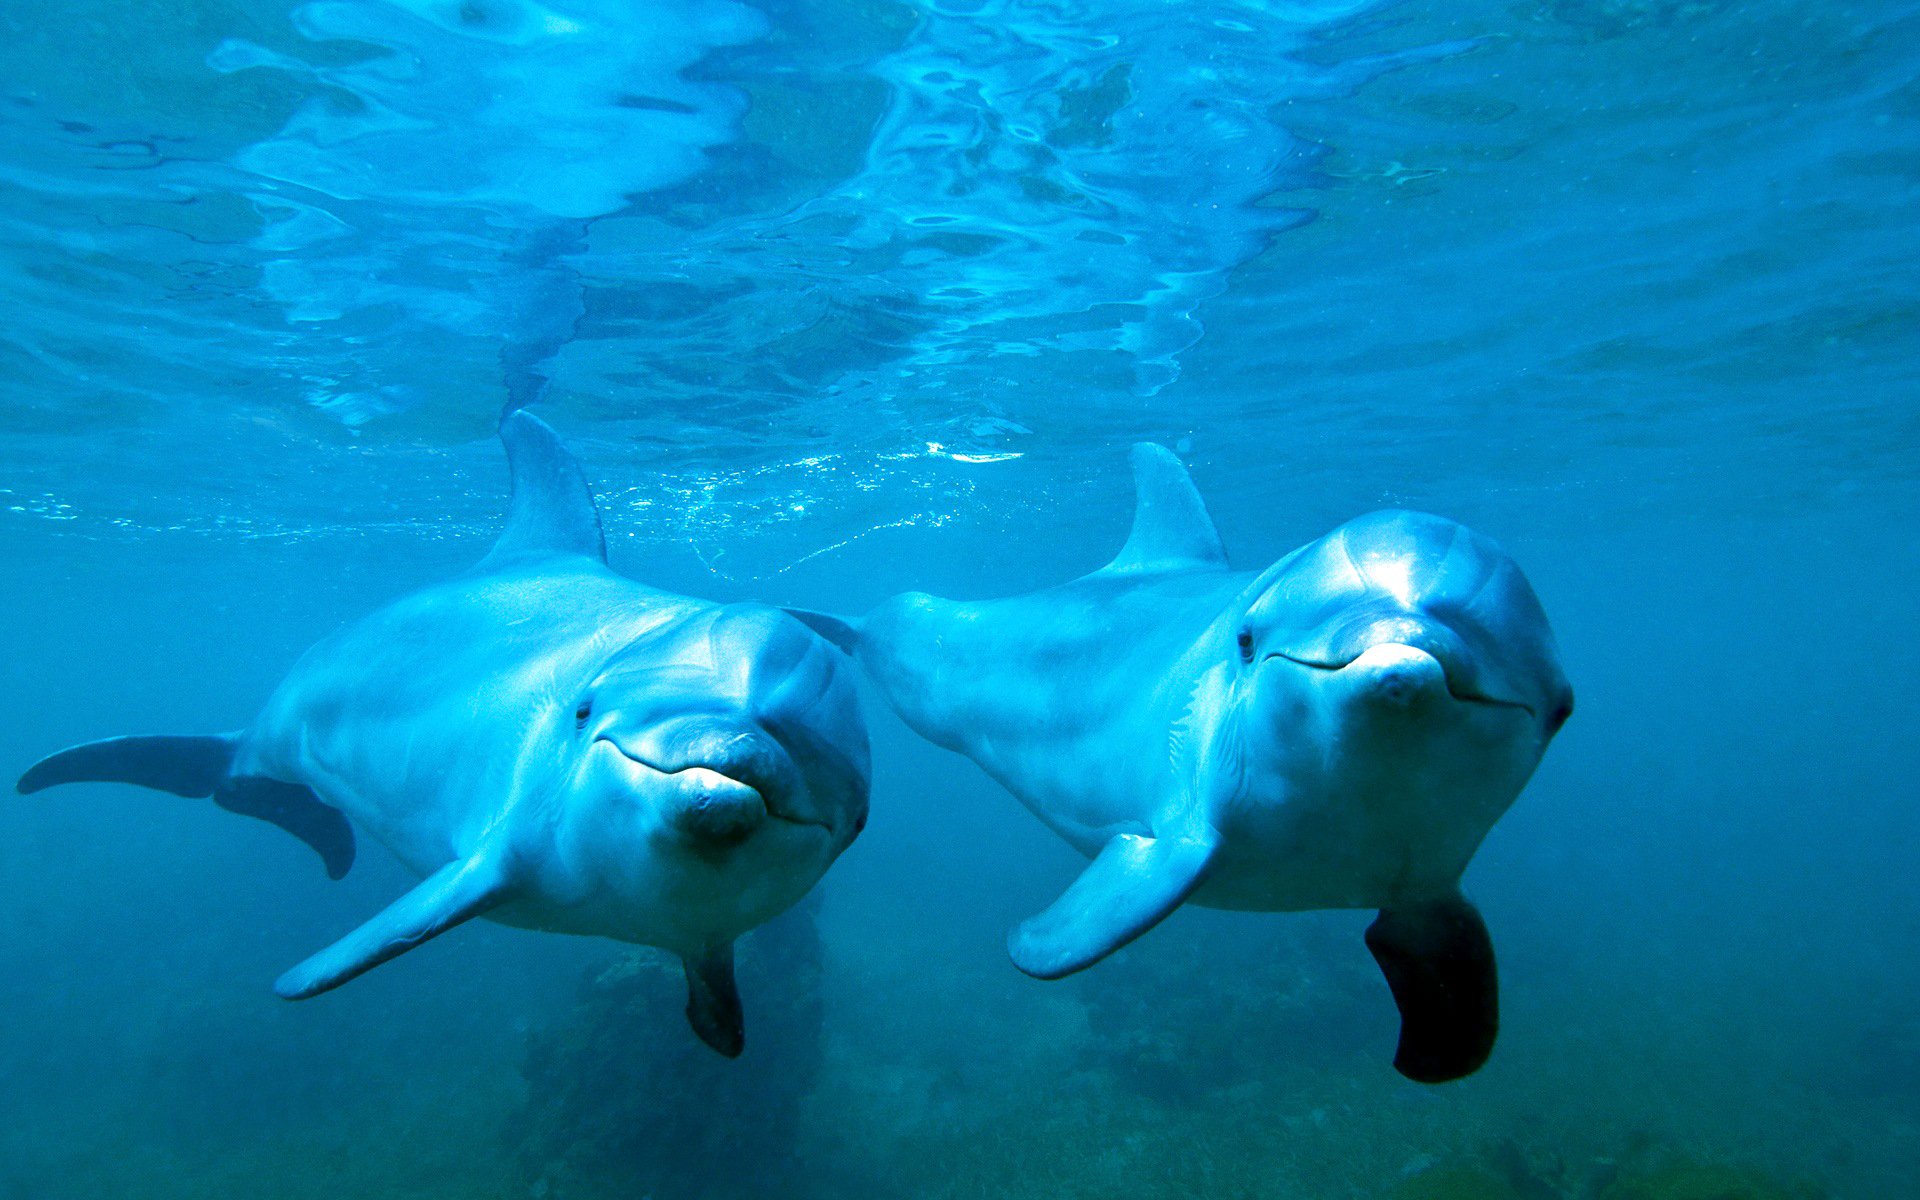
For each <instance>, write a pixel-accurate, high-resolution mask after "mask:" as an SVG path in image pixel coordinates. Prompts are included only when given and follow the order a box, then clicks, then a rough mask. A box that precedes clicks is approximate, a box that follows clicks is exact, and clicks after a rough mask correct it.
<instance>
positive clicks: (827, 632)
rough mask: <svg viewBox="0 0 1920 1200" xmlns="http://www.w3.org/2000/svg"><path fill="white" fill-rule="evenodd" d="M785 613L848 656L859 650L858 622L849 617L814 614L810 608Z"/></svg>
mask: <svg viewBox="0 0 1920 1200" xmlns="http://www.w3.org/2000/svg"><path fill="white" fill-rule="evenodd" d="M786 613H787V615H788V616H790V617H792V618H793V619H794V620H796V621H798V622H800V623H801V624H802V625H805V626H806V627H807V628H808V629H811V630H813V631H814V632H815V633H817V634H819V635H820V636H821V637H823V638H825V639H827V640H828V641H829V642H832V643H833V644H834V645H836V646H838V647H840V649H841V650H843V651H845V652H846V653H847V654H849V655H851V654H853V653H854V652H855V651H857V650H858V649H859V648H860V622H859V621H858V620H855V619H853V618H850V617H836V616H834V615H833V614H832V613H823V612H815V611H813V610H812V609H810V608H789V609H787V610H786Z"/></svg>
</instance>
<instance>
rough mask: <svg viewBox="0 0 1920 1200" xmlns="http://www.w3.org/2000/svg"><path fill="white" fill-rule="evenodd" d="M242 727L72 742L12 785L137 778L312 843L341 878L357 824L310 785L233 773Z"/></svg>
mask: <svg viewBox="0 0 1920 1200" xmlns="http://www.w3.org/2000/svg"><path fill="white" fill-rule="evenodd" d="M239 746H240V735H239V734H237V733H225V734H216V735H212V736H200V737H117V738H107V739H106V740H104V741H99V742H86V743H84V744H82V745H78V746H70V747H68V748H67V749H65V750H62V751H60V752H58V753H57V754H50V755H48V756H47V757H45V758H43V759H41V760H40V761H39V762H37V763H35V764H33V765H32V766H31V767H28V768H27V773H26V774H24V775H22V776H21V777H20V781H19V782H18V783H16V784H15V785H14V787H15V788H16V789H17V790H18V791H19V792H20V793H21V794H22V795H27V794H30V793H33V792H37V791H40V790H42V789H43V788H50V787H54V786H56V785H58V784H62V783H132V784H138V785H139V786H141V787H147V788H152V789H154V790H155V791H160V792H171V793H173V794H174V795H176V796H187V797H191V798H194V799H200V798H203V797H212V799H213V802H214V803H215V804H218V805H219V806H220V807H221V808H224V809H226V810H227V811H228V812H233V813H239V814H240V815H241V816H244V817H254V818H256V819H258V820H262V821H265V822H267V823H268V824H271V825H277V826H279V827H280V828H281V829H284V830H286V831H287V832H288V833H290V834H292V835H293V836H294V837H297V838H299V839H300V840H301V841H303V842H305V843H306V844H307V845H309V846H311V847H313V849H314V851H315V853H317V854H319V855H320V861H321V862H323V863H325V864H326V868H327V875H328V876H329V877H331V878H333V879H338V878H340V877H341V876H342V875H345V874H346V873H347V868H349V867H351V866H352V865H353V852H354V845H353V827H352V826H351V825H349V824H347V819H346V818H345V817H344V816H341V815H340V812H339V810H338V809H335V808H331V807H329V806H328V805H326V804H324V803H322V802H321V800H320V798H319V797H318V796H316V795H314V794H313V792H312V790H311V789H308V788H305V787H302V786H300V785H299V784H297V783H284V782H282V781H280V780H277V779H266V778H263V777H260V776H252V775H233V774H231V771H232V768H233V757H234V754H235V752H236V751H237V750H238V749H239Z"/></svg>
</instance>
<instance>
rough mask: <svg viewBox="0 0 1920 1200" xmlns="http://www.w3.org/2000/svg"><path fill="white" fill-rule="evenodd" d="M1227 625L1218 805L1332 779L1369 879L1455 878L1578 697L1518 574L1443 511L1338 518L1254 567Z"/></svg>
mask: <svg viewBox="0 0 1920 1200" xmlns="http://www.w3.org/2000/svg"><path fill="white" fill-rule="evenodd" d="M1220 628H1221V631H1222V633H1223V634H1224V639H1225V645H1224V646H1223V647H1222V650H1223V652H1224V654H1225V656H1226V657H1227V659H1228V661H1229V663H1230V673H1231V675H1232V677H1233V682H1232V684H1231V695H1232V696H1233V697H1234V701H1233V703H1232V704H1231V706H1230V708H1229V710H1228V711H1229V712H1230V713H1231V717H1232V719H1231V721H1230V722H1229V723H1228V725H1226V726H1223V728H1230V729H1231V730H1232V731H1233V736H1232V738H1231V742H1232V751H1233V752H1232V753H1231V754H1229V755H1226V756H1223V761H1228V762H1230V763H1231V764H1232V768H1233V770H1232V779H1231V795H1232V799H1231V800H1230V801H1229V802H1228V807H1229V808H1230V809H1231V810H1232V811H1233V812H1234V813H1235V814H1236V816H1237V817H1238V818H1239V819H1242V820H1246V821H1249V822H1251V823H1253V824H1256V825H1258V824H1261V823H1267V824H1268V825H1269V826H1273V825H1274V824H1275V823H1278V822H1284V821H1285V820H1287V818H1286V817H1285V816H1284V815H1283V814H1284V812H1286V811H1300V810H1299V809H1298V807H1297V806H1294V807H1293V808H1292V809H1289V806H1287V805H1284V804H1279V803H1276V802H1277V801H1282V800H1290V799H1293V798H1297V797H1300V796H1305V795H1312V796H1319V797H1325V798H1327V803H1328V804H1331V805H1334V806H1335V807H1336V808H1339V809H1340V810H1341V812H1343V813H1345V814H1347V815H1346V816H1345V817H1343V818H1342V819H1344V820H1346V821H1347V822H1348V823H1347V824H1345V825H1343V826H1341V827H1342V828H1345V829H1348V830H1350V831H1352V837H1350V838H1348V839H1347V840H1346V843H1345V845H1346V852H1350V853H1352V854H1354V855H1356V856H1364V857H1365V858H1366V859H1367V862H1368V864H1369V865H1370V866H1372V867H1374V868H1376V873H1375V875H1374V876H1373V877H1374V878H1376V879H1386V878H1388V877H1392V878H1395V879H1402V880H1406V879H1415V878H1416V877H1417V878H1418V880H1419V881H1420V882H1419V886H1432V887H1435V888H1437V887H1440V886H1451V883H1452V881H1453V879H1457V877H1458V872H1459V871H1460V870H1462V869H1464V867H1465V865H1466V862H1467V859H1468V857H1469V856H1470V855H1471V854H1472V852H1473V849H1474V848H1475V847H1476V846H1477V845H1478V844H1479V841H1480V839H1481V838H1482V837H1484V836H1485V834H1486V832H1487V830H1488V829H1490V828H1491V827H1492V825H1493V823H1494V821H1496V820H1497V819H1498V818H1499V816H1500V814H1501V813H1503V812H1504V811H1505V810H1506V809H1507V807H1508V806H1510V805H1511V804H1512V802H1513V800H1514V799H1515V798H1516V797H1517V796H1518V795H1519V792H1520V789H1521V788H1522V787H1523V786H1524V785H1525V783H1526V781H1527V779H1528V777H1529V776H1531V774H1532V773H1533V770H1534V768H1535V767H1536V766H1538V765H1539V761H1540V757H1541V755H1542V754H1543V753H1544V752H1545V750H1546V747H1547V744H1548V742H1549V741H1551V740H1552V738H1553V736H1554V734H1555V733H1557V732H1558V731H1559V729H1560V727H1561V725H1562V724H1564V723H1565V721H1566V720H1567V717H1568V716H1569V715H1570V714H1571V713H1572V711H1573V692H1572V689H1571V688H1570V687H1569V686H1568V684H1567V680H1566V676H1565V675H1564V674H1563V673H1562V671H1561V668H1560V661H1559V654H1558V651H1557V650H1556V648H1555V645H1554V640H1553V634H1552V632H1551V630H1550V629H1549V628H1548V625H1547V619H1546V615H1545V613H1544V612H1543V611H1542V609H1541V606H1540V602H1539V600H1538V599H1537V598H1536V597H1535V595H1534V593H1533V589H1532V588H1531V587H1530V586H1529V585H1528V583H1527V581H1526V578H1525V577H1524V576H1522V575H1521V573H1520V570H1519V568H1518V567H1517V566H1515V565H1514V562H1513V560H1512V559H1511V558H1509V557H1508V556H1507V554H1506V552H1505V551H1503V550H1501V549H1500V547H1499V546H1498V545H1496V544H1495V543H1494V542H1493V541H1491V540H1490V539H1488V538H1485V537H1483V536H1481V535H1479V534H1477V533H1474V532H1473V531H1472V530H1470V529H1467V528H1465V527H1464V526H1461V525H1458V524H1455V523H1454V522H1452V521H1448V520H1444V519H1442V518H1440V517H1434V516H1428V515H1425V514H1422V513H1412V512H1394V511H1389V512H1378V513H1372V514H1369V515H1367V516H1362V517H1358V518H1356V519H1354V520H1352V521H1349V522H1347V523H1346V524H1344V525H1342V526H1340V527H1339V528H1337V529H1335V530H1333V531H1332V532H1331V533H1328V534H1327V535H1326V536H1325V537H1322V538H1320V539H1319V540H1317V541H1315V542H1312V543H1310V544H1308V545H1306V546H1304V547H1302V548H1300V549H1299V550H1297V551H1295V552H1294V553H1293V554H1291V555H1289V556H1288V557H1286V558H1285V559H1283V560H1281V561H1280V562H1279V563H1277V564H1275V565H1274V566H1273V567H1271V568H1269V569H1268V570H1267V571H1266V572H1265V573H1263V574H1262V575H1261V576H1260V577H1259V578H1258V579H1257V580H1256V581H1255V582H1254V583H1253V584H1252V585H1251V586H1249V587H1248V588H1247V589H1246V591H1244V592H1243V593H1242V595H1241V600H1240V602H1239V603H1238V604H1237V605H1236V606H1235V607H1234V608H1233V609H1230V610H1229V612H1228V613H1227V614H1225V619H1224V621H1223V624H1222V626H1221V627H1220ZM1230 819H1231V818H1230ZM1363 845H1364V846H1367V847H1371V849H1365V850H1363V849H1361V848H1360V847H1361V846H1363ZM1396 886H1398V885H1396Z"/></svg>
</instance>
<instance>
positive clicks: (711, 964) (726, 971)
mask: <svg viewBox="0 0 1920 1200" xmlns="http://www.w3.org/2000/svg"><path fill="white" fill-rule="evenodd" d="M684 962H685V964H686V968H687V1024H689V1025H691V1026H693V1032H694V1033H695V1034H696V1035H697V1036H698V1037H699V1038H700V1040H701V1041H703V1042H705V1043H706V1044H707V1045H708V1046H710V1047H712V1048H713V1049H714V1050H715V1051H716V1052H717V1053H719V1054H723V1055H725V1056H726V1057H728V1058H739V1057H740V1051H741V1050H742V1049H744V1048H745V1047H746V1044H747V1035H746V1022H745V1019H744V1018H743V1017H742V1015H741V1011H740V989H739V988H738V987H736V986H735V985H734V982H733V943H732V942H728V943H726V944H725V945H724V946H720V947H718V948H717V949H714V950H709V951H708V952H707V953H706V954H704V955H702V956H700V957H699V958H697V959H695V958H688V959H685V960H684Z"/></svg>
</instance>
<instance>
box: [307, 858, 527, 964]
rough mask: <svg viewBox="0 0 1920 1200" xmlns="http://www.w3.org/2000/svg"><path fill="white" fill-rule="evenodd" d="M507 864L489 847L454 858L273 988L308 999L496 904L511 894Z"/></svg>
mask: <svg viewBox="0 0 1920 1200" xmlns="http://www.w3.org/2000/svg"><path fill="white" fill-rule="evenodd" d="M506 866H507V855H505V854H504V853H499V852H497V850H491V849H489V848H483V849H482V850H481V851H480V852H479V853H476V854H475V855H474V856H473V857H472V858H465V859H455V860H454V861H453V862H450V863H448V864H447V865H446V866H444V867H441V868H440V869H439V870H438V871H435V872H434V873H433V874H431V875H429V876H427V877H426V879H424V880H422V881H421V882H420V884H419V886H417V887H415V888H414V889H413V890H412V891H410V892H408V893H407V894H406V895H404V896H402V897H400V898H399V899H398V900H395V901H394V902H393V903H392V904H389V905H388V906H387V907H386V908H384V909H381V910H380V912H379V913H378V914H377V915H375V916H374V918H373V919H372V920H370V921H368V922H367V923H366V924H364V925H362V926H360V928H358V929H356V930H354V931H353V932H352V933H350V934H348V935H347V936H346V937H343V938H341V939H340V940H339V941H337V942H335V943H334V944H333V945H331V946H328V947H327V948H326V949H325V950H322V951H321V952H320V953H318V954H316V955H314V956H313V957H312V958H309V959H307V960H306V961H305V962H303V963H301V964H300V965H299V966H297V967H295V968H293V969H292V970H291V971H288V972H287V973H286V974H284V975H282V976H281V977H280V978H279V979H278V980H277V981H276V982H275V983H274V985H273V990H274V992H275V993H276V994H277V995H279V996H280V997H281V998H282V999H286V1000H305V999H307V998H308V997H309V996H317V995H319V994H320V993H321V992H328V991H332V990H333V989H334V988H337V987H339V986H340V985H341V984H343V983H346V982H347V981H348V980H351V979H355V978H357V977H359V976H360V975H363V974H365V973H366V972H368V971H371V970H372V969H373V968H375V967H377V966H379V965H380V964H381V963H383V962H386V961H387V960H388V959H392V958H398V957H399V956H400V955H402V954H405V953H406V952H407V951H409V950H411V949H413V948H414V947H415V946H418V945H419V944H421V943H422V942H425V941H428V940H430V939H432V938H436V937H438V936H440V935H441V934H443V933H445V932H446V931H447V930H449V929H452V928H453V927H454V926H455V925H459V924H461V923H462V922H465V921H470V920H472V919H473V918H474V917H477V916H479V915H481V914H482V913H484V912H486V911H487V910H489V909H491V908H495V907H497V906H498V905H500V904H502V903H504V902H505V901H506V900H507V899H508V898H509V897H510V895H511V890H512V888H511V880H510V879H509V878H508V874H507V870H506Z"/></svg>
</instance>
